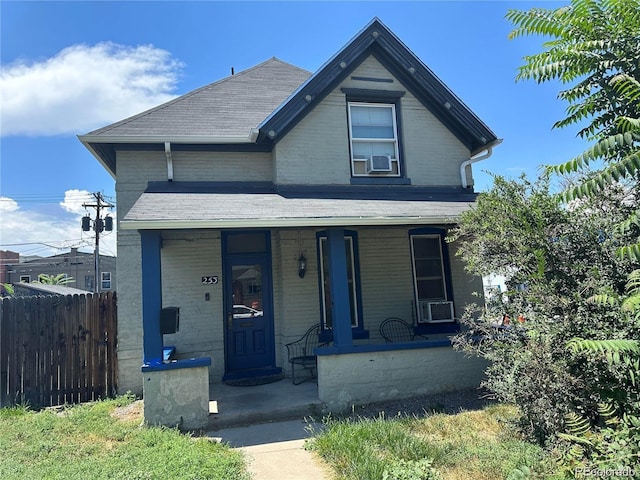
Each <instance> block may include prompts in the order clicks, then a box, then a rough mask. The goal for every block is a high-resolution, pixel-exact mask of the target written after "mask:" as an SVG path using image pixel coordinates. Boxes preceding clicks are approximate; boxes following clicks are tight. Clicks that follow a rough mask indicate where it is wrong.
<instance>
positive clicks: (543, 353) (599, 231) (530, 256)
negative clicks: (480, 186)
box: [450, 177, 640, 444]
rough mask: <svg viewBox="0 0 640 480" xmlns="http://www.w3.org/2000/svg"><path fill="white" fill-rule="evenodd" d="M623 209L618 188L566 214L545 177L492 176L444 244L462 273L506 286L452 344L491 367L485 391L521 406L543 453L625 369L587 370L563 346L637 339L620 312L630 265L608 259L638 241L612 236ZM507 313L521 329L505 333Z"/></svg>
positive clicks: (632, 321)
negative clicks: (452, 247)
mask: <svg viewBox="0 0 640 480" xmlns="http://www.w3.org/2000/svg"><path fill="white" fill-rule="evenodd" d="M628 210H629V207H628V206H626V192H625V191H624V189H622V188H612V189H609V190H607V191H606V194H603V195H600V196H598V197H593V198H587V199H583V200H581V201H580V202H574V203H572V204H571V206H570V208H568V207H567V206H566V205H563V204H561V203H560V202H559V201H558V198H557V197H556V196H555V195H554V194H553V193H552V192H551V191H550V180H549V179H548V178H541V179H539V180H537V181H536V182H530V181H528V180H527V179H525V178H521V179H519V180H506V179H504V178H502V177H495V178H494V183H493V186H492V188H491V190H489V191H488V192H484V193H482V194H480V196H479V197H478V201H477V202H476V205H475V207H474V208H473V209H472V210H470V211H468V212H466V213H464V214H463V215H462V216H461V219H460V222H459V225H458V227H457V228H456V229H455V230H453V232H452V234H451V236H450V240H457V241H458V242H459V244H460V248H459V249H458V251H457V253H458V255H460V256H462V258H463V260H464V261H465V264H466V266H467V269H468V270H469V271H470V272H472V273H474V274H479V275H486V274H488V273H498V274H502V275H504V276H505V277H506V279H507V281H506V284H507V291H506V292H504V293H503V294H502V295H501V296H499V297H497V298H496V300H497V301H493V302H488V303H487V305H486V308H484V309H482V310H480V312H474V313H475V314H469V315H467V316H465V318H464V320H463V321H464V322H465V323H466V324H467V326H468V330H466V331H464V332H463V333H462V334H460V335H459V336H458V337H457V338H456V340H455V344H456V345H457V346H458V347H459V348H462V349H464V350H466V351H468V352H471V353H474V354H477V355H480V356H482V357H484V358H486V359H487V360H489V361H490V364H489V367H488V369H487V372H486V381H485V386H486V387H488V389H489V390H490V391H492V392H493V393H494V394H495V396H496V397H497V398H498V399H500V400H502V401H507V402H513V403H515V404H517V405H518V406H519V407H520V411H521V412H522V418H521V427H522V429H523V431H524V432H525V433H526V434H527V435H528V436H529V437H530V438H532V439H534V440H537V441H538V442H540V443H542V444H546V443H549V442H554V441H555V439H556V438H557V435H558V434H559V433H560V432H563V431H564V430H565V423H566V418H567V415H568V414H570V413H571V412H579V414H580V415H584V416H586V417H587V418H589V419H591V418H595V416H596V415H597V411H598V404H599V403H601V402H602V396H601V387H602V383H600V382H601V381H604V379H605V378H609V377H610V376H612V375H613V376H615V375H618V373H611V372H610V370H611V369H613V371H614V372H618V370H621V369H623V367H622V366H621V365H613V366H611V368H610V367H609V366H608V365H604V364H601V363H600V362H587V361H586V359H585V358H586V357H585V356H583V355H573V354H572V353H571V351H570V350H568V347H567V345H572V346H575V348H576V349H577V348H579V347H582V346H584V345H585V343H589V342H595V343H597V342H599V341H603V342H605V343H604V344H603V345H601V346H600V348H602V349H607V351H608V350H609V349H615V348H618V349H619V350H620V351H623V350H624V349H625V348H627V347H628V346H627V344H626V343H625V339H628V338H637V337H638V335H639V333H640V321H639V319H638V318H637V317H636V315H635V314H634V313H632V312H631V311H627V312H625V311H623V309H622V307H621V305H622V304H624V303H625V301H626V300H627V297H628V296H629V295H628V294H627V293H626V292H627V288H628V287H627V285H628V279H629V278H630V275H631V273H632V271H633V264H632V263H631V262H630V261H629V260H628V259H625V258H620V257H618V256H616V255H615V249H616V248H617V246H618V245H620V244H624V243H625V242H627V241H628V240H629V238H633V237H634V236H635V235H636V233H637V232H636V231H635V230H633V229H632V230H630V231H629V232H627V234H626V235H622V236H613V235H610V232H611V231H612V228H613V226H614V225H615V224H616V223H617V222H618V221H620V219H621V218H624V216H625V215H626V213H627V211H628ZM638 281H640V277H639V278H638ZM600 297H602V298H603V299H607V301H606V302H597V301H595V299H596V298H600ZM470 313H471V312H470ZM505 314H506V315H509V316H510V317H511V318H512V319H516V318H518V317H519V316H523V317H524V319H525V320H524V323H522V324H521V323H519V322H516V321H514V322H512V323H511V325H510V326H508V327H503V326H501V325H500V323H501V322H500V321H501V319H502V317H503V315H505ZM577 339H585V340H583V341H582V342H581V341H579V340H577ZM624 351H626V350H624ZM618 353H619V352H618ZM613 383H615V382H613Z"/></svg>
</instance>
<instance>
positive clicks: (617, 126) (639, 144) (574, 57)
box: [507, 0, 640, 260]
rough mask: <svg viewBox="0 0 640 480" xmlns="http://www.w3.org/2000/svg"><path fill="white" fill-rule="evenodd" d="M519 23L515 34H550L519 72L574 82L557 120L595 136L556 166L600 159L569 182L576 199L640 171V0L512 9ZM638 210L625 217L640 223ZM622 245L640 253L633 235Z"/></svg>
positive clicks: (570, 196)
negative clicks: (589, 170)
mask: <svg viewBox="0 0 640 480" xmlns="http://www.w3.org/2000/svg"><path fill="white" fill-rule="evenodd" d="M507 19H509V20H510V21H511V22H512V23H513V24H514V25H515V27H516V28H515V29H514V30H513V32H512V33H511V35H510V38H517V37H520V36H522V35H541V36H548V37H550V40H549V41H548V42H546V43H545V44H544V47H543V51H542V52H540V53H537V54H534V55H529V56H526V57H525V58H524V61H525V63H524V65H523V66H521V67H520V69H519V72H518V75H517V79H519V80H522V79H532V80H534V81H536V82H538V83H542V82H547V81H550V80H559V81H561V82H563V83H565V84H571V85H570V86H569V87H568V88H567V89H565V90H562V91H561V92H560V93H559V94H558V97H559V98H560V99H562V100H564V101H566V102H568V104H569V105H568V107H567V110H566V112H567V116H566V117H565V118H564V119H561V120H559V121H557V122H556V123H555V124H554V127H556V128H564V127H568V126H574V125H579V128H580V129H579V130H578V135H579V136H580V137H582V138H584V139H586V140H588V141H592V142H594V144H593V145H592V146H591V147H590V148H588V149H587V150H585V151H584V152H583V153H582V154H580V155H578V156H577V157H575V158H573V159H571V160H569V161H567V162H566V163H564V164H561V165H556V166H552V167H549V169H550V171H551V172H554V173H558V174H570V173H575V172H580V171H584V169H585V168H587V167H590V166H592V165H594V164H596V165H599V164H604V166H603V167H602V168H601V169H599V170H598V172H597V173H596V174H594V175H592V176H590V177H589V178H585V179H584V181H583V182H582V183H580V184H578V185H574V186H572V187H571V188H569V189H567V190H565V191H564V192H563V194H562V198H563V199H564V200H565V201H571V200H575V199H579V198H584V197H586V196H594V195H598V194H600V193H601V192H602V191H603V190H605V189H607V188H609V186H611V185H612V184H615V183H618V182H621V181H625V180H626V181H630V182H632V183H633V184H634V187H635V188H637V177H638V174H639V172H640V0H573V1H572V2H571V5H570V6H566V7H562V8H559V9H555V10H547V9H540V8H536V9H532V10H529V11H526V12H523V11H518V10H510V11H509V12H508V13H507ZM639 217H640V214H639V212H638V211H634V212H631V213H630V214H629V216H628V218H627V219H625V221H624V222H622V223H621V226H622V228H626V227H628V225H629V224H636V225H637V224H639V223H640V220H639ZM619 253H620V254H622V255H626V256H628V257H629V258H632V259H635V260H640V244H638V242H637V241H634V242H633V243H632V244H631V245H630V246H629V247H627V248H622V247H621V249H620V250H619Z"/></svg>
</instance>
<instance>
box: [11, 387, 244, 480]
mask: <svg viewBox="0 0 640 480" xmlns="http://www.w3.org/2000/svg"><path fill="white" fill-rule="evenodd" d="M135 407H136V405H135V404H134V399H133V398H131V397H119V398H117V399H115V400H106V401H101V402H95V403H87V404H83V405H76V406H72V407H67V408H62V409H47V410H42V411H38V412H34V411H29V410H28V409H26V408H23V407H16V408H5V409H0V452H1V454H0V455H1V458H2V461H0V478H3V479H31V478H33V479H36V478H38V479H52V480H55V479H65V480H69V479H83V480H85V479H109V480H115V479H123V480H124V479H126V480H134V479H153V480H156V479H203V480H204V479H207V480H210V479H219V480H246V479H248V478H249V476H248V474H247V473H246V468H245V463H244V460H243V458H242V456H241V454H240V453H238V452H235V451H233V450H231V449H230V448H228V447H227V446H225V445H220V444H218V443H215V442H212V441H210V440H207V439H206V438H195V437H192V436H190V435H185V434H182V433H180V432H179V431H178V430H176V429H168V428H161V427H147V426H143V425H141V416H140V415H139V413H138V414H136V412H135ZM138 410H139V409H138ZM132 411H133V413H132Z"/></svg>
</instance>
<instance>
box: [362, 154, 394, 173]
mask: <svg viewBox="0 0 640 480" xmlns="http://www.w3.org/2000/svg"><path fill="white" fill-rule="evenodd" d="M391 170H392V169H391V157H390V156H389V155H371V156H370V157H369V159H368V160H367V173H376V172H390V171H391Z"/></svg>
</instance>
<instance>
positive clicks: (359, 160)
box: [348, 102, 401, 177]
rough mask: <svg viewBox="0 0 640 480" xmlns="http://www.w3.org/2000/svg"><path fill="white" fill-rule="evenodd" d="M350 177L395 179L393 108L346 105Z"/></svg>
mask: <svg viewBox="0 0 640 480" xmlns="http://www.w3.org/2000/svg"><path fill="white" fill-rule="evenodd" d="M348 107H349V109H348V111H349V138H350V140H351V174H352V175H353V176H354V177H367V176H392V177H399V176H400V174H401V172H400V160H399V157H400V155H399V152H398V127H397V123H396V106H395V105H394V104H390V103H365V102H348Z"/></svg>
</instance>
